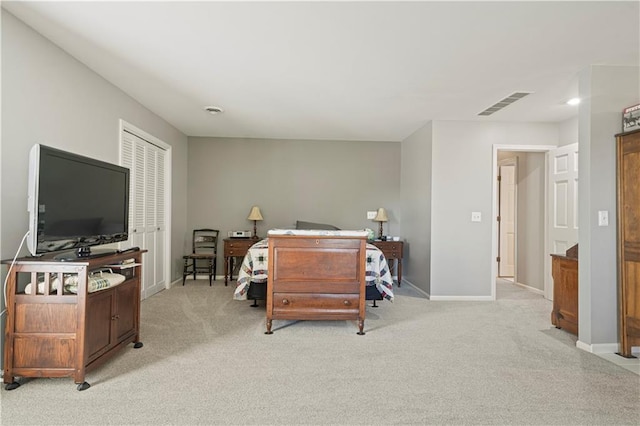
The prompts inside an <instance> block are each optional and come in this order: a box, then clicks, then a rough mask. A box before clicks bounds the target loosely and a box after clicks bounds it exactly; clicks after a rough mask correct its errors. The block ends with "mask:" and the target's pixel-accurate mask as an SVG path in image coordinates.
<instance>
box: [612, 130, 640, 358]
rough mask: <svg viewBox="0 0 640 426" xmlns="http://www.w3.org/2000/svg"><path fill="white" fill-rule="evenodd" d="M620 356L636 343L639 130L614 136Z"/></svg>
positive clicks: (639, 326)
mask: <svg viewBox="0 0 640 426" xmlns="http://www.w3.org/2000/svg"><path fill="white" fill-rule="evenodd" d="M616 140H617V154H618V164H617V181H618V185H617V186H618V316H619V320H618V331H619V334H620V337H619V340H620V355H622V356H624V357H627V358H629V357H632V356H633V355H631V347H632V346H640V130H635V131H632V132H626V133H621V134H619V135H616Z"/></svg>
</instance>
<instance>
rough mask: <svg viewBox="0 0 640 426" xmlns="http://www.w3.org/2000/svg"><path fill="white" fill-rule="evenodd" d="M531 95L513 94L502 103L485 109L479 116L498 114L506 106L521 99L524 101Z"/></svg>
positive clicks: (527, 93)
mask: <svg viewBox="0 0 640 426" xmlns="http://www.w3.org/2000/svg"><path fill="white" fill-rule="evenodd" d="M530 94H531V92H515V93H512V94H510V95H509V96H507V97H506V98H504V99H503V100H501V101H500V102H498V103H496V104H493V105H491V106H490V107H489V108H487V109H485V110H484V111H482V112H481V113H479V114H478V115H491V114H493V113H494V112H498V111H500V110H501V109H502V108H504V107H506V106H509V105H511V104H512V103H514V102H515V101H517V100H520V99H522V98H524V97H525V96H527V95H530Z"/></svg>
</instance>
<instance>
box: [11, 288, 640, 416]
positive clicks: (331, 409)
mask: <svg viewBox="0 0 640 426" xmlns="http://www.w3.org/2000/svg"><path fill="white" fill-rule="evenodd" d="M232 293H233V286H232V285H230V286H228V287H224V285H223V284H222V283H221V282H220V281H217V282H215V283H214V285H213V287H209V285H208V282H207V281H206V280H198V281H187V284H186V286H184V287H182V286H181V285H180V286H176V287H173V288H172V289H170V290H165V291H163V292H161V293H159V294H157V295H155V296H153V297H151V298H149V299H147V300H145V301H143V303H142V328H141V338H142V341H143V342H144V347H143V348H141V349H133V348H132V347H131V345H130V346H129V347H127V348H126V349H125V350H124V351H122V352H121V353H120V354H119V355H118V356H116V357H115V358H114V359H113V360H112V361H110V362H109V363H107V364H106V365H104V366H103V367H101V368H99V369H98V370H95V371H93V372H91V373H90V374H88V375H87V381H88V382H89V383H91V388H90V389H88V390H86V391H83V392H78V391H77V390H76V387H75V385H74V384H73V380H72V379H69V378H62V379H21V382H22V383H23V384H22V386H20V387H19V388H18V389H16V390H13V391H6V390H2V391H0V396H1V397H2V403H1V409H2V412H1V419H2V424H3V425H35V424H47V425H53V424H65V425H72V424H75V425H80V424H82V425H106V424H114V425H134V424H136V425H167V424H171V425H178V424H179V425H209V424H232V425H242V424H255V425H276V424H288V425H299V424H345V425H382V424H420V425H422V424H469V425H476V424H477V425H488V424H502V425H507V424H508V425H513V424H518V425H525V424H531V425H534V424H536V425H550V424H558V425H583V424H608V425H611V424H636V425H637V424H638V421H639V420H638V419H640V380H639V379H640V377H639V376H637V375H635V374H633V373H631V372H629V371H627V370H625V369H623V368H621V367H619V366H617V365H615V364H613V363H611V362H608V361H605V360H603V359H601V358H599V357H597V356H595V355H592V354H589V353H587V352H584V351H581V350H579V349H577V348H576V347H575V336H572V335H570V334H567V333H565V332H564V331H562V330H557V329H555V328H554V327H553V326H552V325H551V324H550V311H551V303H550V302H549V301H546V300H544V299H543V298H542V297H540V296H538V295H532V296H535V297H530V296H531V295H526V294H524V295H522V294H520V295H517V293H516V292H512V291H511V289H510V290H509V291H507V292H505V293H502V294H503V295H504V297H503V298H502V299H501V300H498V301H496V302H431V301H429V300H426V299H425V298H423V297H421V296H420V295H419V294H417V293H416V292H415V291H413V290H412V289H411V288H410V287H407V286H403V287H402V288H401V289H396V300H395V301H394V302H393V303H389V302H387V301H384V302H379V307H378V308H371V307H369V308H367V319H366V321H365V331H366V335H365V336H358V335H357V334H356V331H357V327H356V324H355V322H352V321H335V322H332V321H322V322H312V321H298V322H295V321H274V334H273V335H265V334H264V330H265V326H264V313H265V312H264V304H263V303H262V304H261V306H260V307H259V308H251V307H249V304H250V302H248V301H247V302H240V301H234V300H232ZM508 293H512V294H511V296H508ZM499 294H501V293H499ZM525 296H526V297H525Z"/></svg>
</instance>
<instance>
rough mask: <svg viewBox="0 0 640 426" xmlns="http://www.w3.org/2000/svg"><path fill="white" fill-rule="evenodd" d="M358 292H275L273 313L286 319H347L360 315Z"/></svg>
mask: <svg viewBox="0 0 640 426" xmlns="http://www.w3.org/2000/svg"><path fill="white" fill-rule="evenodd" d="M359 299H360V298H359V295H358V294H321V293H273V314H274V315H277V316H278V318H282V319H286V318H292V319H324V318H332V319H339V318H340V317H341V315H344V317H345V319H348V318H353V317H354V315H355V316H357V315H358V309H359Z"/></svg>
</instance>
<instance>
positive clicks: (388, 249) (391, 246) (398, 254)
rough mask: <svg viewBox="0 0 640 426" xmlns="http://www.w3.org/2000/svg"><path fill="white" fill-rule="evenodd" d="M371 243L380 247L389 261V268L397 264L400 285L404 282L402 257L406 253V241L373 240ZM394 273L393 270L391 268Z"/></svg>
mask: <svg viewBox="0 0 640 426" xmlns="http://www.w3.org/2000/svg"><path fill="white" fill-rule="evenodd" d="M371 244H373V245H374V246H376V247H378V248H379V249H380V251H381V252H382V254H384V257H385V258H386V259H387V262H388V263H389V268H392V267H393V262H395V264H396V270H397V276H398V287H400V285H401V284H402V257H403V255H404V253H403V251H404V242H402V241H372V242H371ZM391 275H393V270H391Z"/></svg>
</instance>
